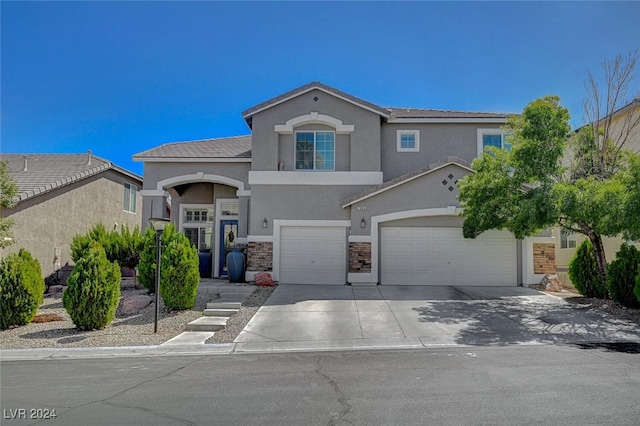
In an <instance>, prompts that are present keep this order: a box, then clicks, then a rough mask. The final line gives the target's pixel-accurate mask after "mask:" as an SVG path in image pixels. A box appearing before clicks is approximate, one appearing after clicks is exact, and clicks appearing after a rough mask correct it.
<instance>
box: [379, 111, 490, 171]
mask: <svg viewBox="0 0 640 426" xmlns="http://www.w3.org/2000/svg"><path fill="white" fill-rule="evenodd" d="M491 128H500V125H499V124H462V123H451V124H446V123H426V124H396V123H392V124H388V123H385V124H383V126H382V131H381V136H382V172H383V174H384V180H385V181H387V180H391V179H394V178H396V177H398V176H401V175H403V174H405V173H408V172H411V171H413V170H420V169H422V168H424V167H426V166H428V165H429V164H432V163H436V162H438V161H440V160H442V159H444V158H446V157H449V156H456V157H460V158H461V159H463V160H465V161H467V162H469V163H471V161H473V159H474V158H476V157H477V155H478V129H491ZM398 130H419V131H420V152H397V143H396V135H397V131H398Z"/></svg>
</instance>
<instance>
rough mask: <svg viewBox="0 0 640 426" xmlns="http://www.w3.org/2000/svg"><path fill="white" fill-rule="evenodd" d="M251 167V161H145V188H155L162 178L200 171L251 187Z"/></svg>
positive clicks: (247, 187) (246, 187)
mask: <svg viewBox="0 0 640 426" xmlns="http://www.w3.org/2000/svg"><path fill="white" fill-rule="evenodd" d="M250 167H251V163H144V186H143V189H151V190H153V189H156V184H157V183H158V182H159V181H161V180H164V179H168V178H173V177H176V176H184V175H191V174H195V173H198V172H202V173H205V174H212V175H218V176H224V177H229V178H231V179H235V180H239V181H241V182H243V183H244V189H249V168H250Z"/></svg>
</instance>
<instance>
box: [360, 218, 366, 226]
mask: <svg viewBox="0 0 640 426" xmlns="http://www.w3.org/2000/svg"><path fill="white" fill-rule="evenodd" d="M366 227H367V221H366V220H364V217H363V218H362V220H361V221H360V228H366Z"/></svg>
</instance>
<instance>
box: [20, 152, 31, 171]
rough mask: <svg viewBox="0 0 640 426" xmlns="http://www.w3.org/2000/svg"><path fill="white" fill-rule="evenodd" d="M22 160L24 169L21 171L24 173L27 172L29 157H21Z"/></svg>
mask: <svg viewBox="0 0 640 426" xmlns="http://www.w3.org/2000/svg"><path fill="white" fill-rule="evenodd" d="M22 158H23V159H24V167H23V168H22V171H23V172H26V171H27V159H29V157H28V156H26V155H23V156H22Z"/></svg>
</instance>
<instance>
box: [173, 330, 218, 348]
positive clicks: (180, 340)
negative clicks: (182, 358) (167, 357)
mask: <svg viewBox="0 0 640 426" xmlns="http://www.w3.org/2000/svg"><path fill="white" fill-rule="evenodd" d="M214 334H216V333H215V332H213V331H185V332H184V333H180V334H178V335H177V336H176V337H174V338H173V339H170V340H167V341H166V342H164V343H163V344H162V345H176V346H183V345H203V344H204V343H205V342H206V341H207V340H209V339H210V338H212V337H213V335H214ZM162 345H161V346H162Z"/></svg>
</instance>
